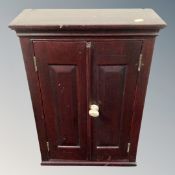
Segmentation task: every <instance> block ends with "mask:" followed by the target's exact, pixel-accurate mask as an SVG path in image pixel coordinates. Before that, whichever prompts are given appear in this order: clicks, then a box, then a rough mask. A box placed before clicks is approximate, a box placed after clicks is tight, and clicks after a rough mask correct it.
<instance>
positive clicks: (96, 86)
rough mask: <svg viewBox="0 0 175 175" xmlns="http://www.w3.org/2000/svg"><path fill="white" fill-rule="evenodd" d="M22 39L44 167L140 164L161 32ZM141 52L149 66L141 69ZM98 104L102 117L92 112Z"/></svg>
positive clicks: (145, 63)
mask: <svg viewBox="0 0 175 175" xmlns="http://www.w3.org/2000/svg"><path fill="white" fill-rule="evenodd" d="M20 41H21V46H22V50H23V55H24V61H25V66H26V71H27V76H28V80H29V87H30V91H31V97H32V102H33V108H34V113H35V119H36V125H37V130H38V138H39V142H40V149H41V154H42V165H106V166H117V165H119V166H133V165H136V163H135V160H136V151H137V143H138V137H139V131H140V125H141V118H142V111H143V104H144V98H145V93H146V85H147V80H148V75H149V69H150V63H151V56H152V51H153V45H154V37H146V36H144V37H143V36H135V37H129V36H118V37H105V36H102V37H83V36H82V37H76V38H74V37H69V38H67V37H61V38H60V37H47V36H43V37H31V36H26V37H24V36H23V37H20ZM87 42H90V43H91V48H87V47H86V43H87ZM141 52H142V54H143V61H144V66H143V67H142V69H141V71H140V72H138V70H137V68H138V59H139V55H140V53H141ZM34 55H35V57H36V58H37V67H38V71H37V72H35V70H34V64H33V56H34ZM34 82H35V83H34ZM60 84H61V85H60ZM60 86H61V87H60ZM63 87H64V88H63ZM92 103H96V104H98V105H99V107H100V116H99V118H92V117H90V116H89V115H88V110H89V105H90V104H92ZM47 142H49V144H50V150H49V151H48V150H47ZM128 142H130V143H131V147H130V152H129V153H127V144H128Z"/></svg>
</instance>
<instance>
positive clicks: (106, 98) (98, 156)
mask: <svg viewBox="0 0 175 175" xmlns="http://www.w3.org/2000/svg"><path fill="white" fill-rule="evenodd" d="M141 46H142V41H141V40H134V41H133V40H113V41H97V42H94V43H93V44H92V50H93V51H92V67H93V68H92V69H93V72H92V86H91V88H92V97H91V98H92V103H95V104H98V105H99V108H100V116H99V117H98V118H95V119H93V120H92V122H93V125H92V127H93V128H92V138H93V143H92V144H93V152H92V155H93V160H101V161H102V160H103V161H105V160H108V161H111V160H117V159H127V158H128V154H127V145H128V143H129V142H130V140H129V133H130V131H129V128H130V122H131V116H132V112H133V103H134V97H135V90H136V83H137V75H138V70H137V64H138V59H139V56H140V52H141Z"/></svg>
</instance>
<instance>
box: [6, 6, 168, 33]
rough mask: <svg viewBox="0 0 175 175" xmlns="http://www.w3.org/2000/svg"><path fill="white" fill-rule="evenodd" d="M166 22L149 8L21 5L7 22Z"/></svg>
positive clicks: (41, 25) (16, 25)
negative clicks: (39, 7) (37, 6)
mask: <svg viewBox="0 0 175 175" xmlns="http://www.w3.org/2000/svg"><path fill="white" fill-rule="evenodd" d="M165 26H166V23H165V22H164V21H163V20H162V19H161V18H160V17H159V16H158V15H157V13H156V12H155V11H154V10H152V9H25V10H23V11H22V12H21V13H20V14H19V15H18V16H17V17H16V18H15V19H14V20H13V21H12V22H11V23H10V24H9V27H10V28H12V29H14V30H20V29H21V30H22V29H25V30H27V29H41V30H42V29H43V30H44V29H45V28H47V29H48V28H49V29H56V28H58V29H65V28H66V29H69V28H70V29H72V28H80V29H86V28H87V29H96V28H99V29H100V28H103V29H105V28H116V29H118V28H120V29H121V28H125V29H126V28H130V29H131V28H137V29H144V28H149V29H160V28H163V27H165Z"/></svg>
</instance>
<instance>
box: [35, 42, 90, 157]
mask: <svg viewBox="0 0 175 175" xmlns="http://www.w3.org/2000/svg"><path fill="white" fill-rule="evenodd" d="M33 45H34V52H35V56H36V62H37V67H38V77H39V85H40V88H41V96H42V101H43V110H44V116H43V117H44V120H45V125H46V129H47V131H46V132H47V136H48V142H49V147H50V150H49V154H50V159H63V160H86V159H87V156H86V154H87V153H86V152H87V150H86V145H87V144H86V142H87V141H86V137H87V131H86V130H87V129H86V127H87V126H86V118H87V112H86V111H87V102H86V67H85V66H86V44H85V42H78V41H75V42H71V41H60V40H44V41H39V40H38V41H37V40H36V41H33Z"/></svg>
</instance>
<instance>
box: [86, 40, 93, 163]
mask: <svg viewBox="0 0 175 175" xmlns="http://www.w3.org/2000/svg"><path fill="white" fill-rule="evenodd" d="M91 46H92V43H91V42H89V41H88V42H86V79H87V111H86V113H87V144H88V146H87V157H88V160H91V154H92V153H91V152H92V151H91V150H92V138H91V135H92V133H91V132H92V131H91V117H89V115H88V111H89V105H90V101H91V74H92V73H91Z"/></svg>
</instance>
